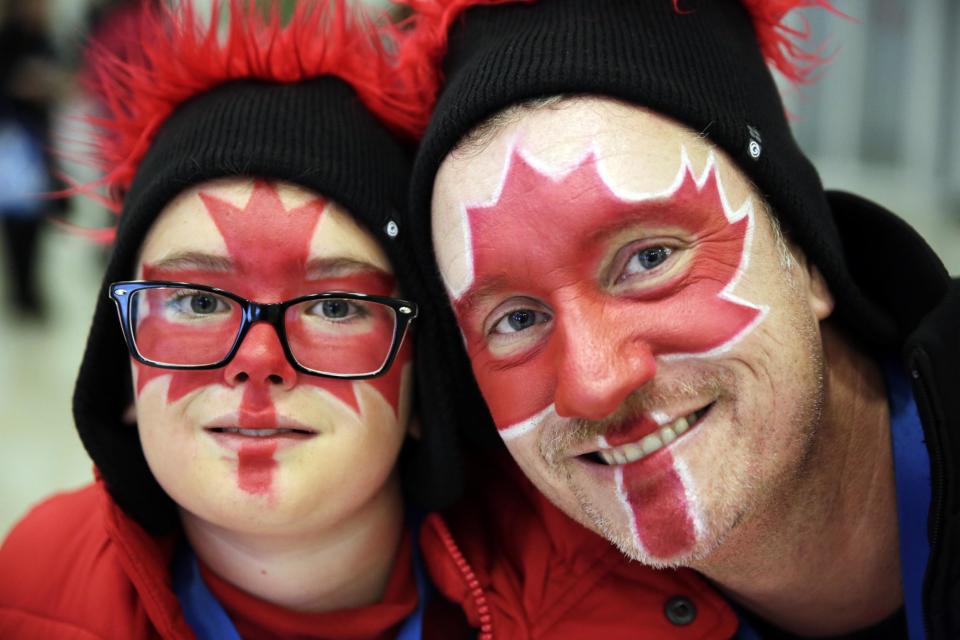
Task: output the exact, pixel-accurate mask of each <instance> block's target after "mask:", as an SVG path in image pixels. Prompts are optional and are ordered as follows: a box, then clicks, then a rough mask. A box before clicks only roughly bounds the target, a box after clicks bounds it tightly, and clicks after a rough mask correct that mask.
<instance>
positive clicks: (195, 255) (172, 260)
mask: <svg viewBox="0 0 960 640" xmlns="http://www.w3.org/2000/svg"><path fill="white" fill-rule="evenodd" d="M150 266H151V267H153V268H154V269H158V270H161V271H193V270H197V271H215V272H218V273H228V272H230V271H233V261H232V260H230V258H227V257H225V256H215V255H212V254H209V253H200V252H197V251H183V252H180V253H174V254H171V255H169V256H167V257H165V258H163V259H162V260H158V261H157V262H154V263H152V264H151V265H150Z"/></svg>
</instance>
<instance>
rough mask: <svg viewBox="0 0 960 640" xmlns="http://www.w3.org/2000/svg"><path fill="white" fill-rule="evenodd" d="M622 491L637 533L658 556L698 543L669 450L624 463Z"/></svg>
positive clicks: (682, 487) (642, 542)
mask: <svg viewBox="0 0 960 640" xmlns="http://www.w3.org/2000/svg"><path fill="white" fill-rule="evenodd" d="M622 471H623V491H624V495H625V496H626V499H627V503H628V504H629V506H630V509H631V510H632V515H633V519H634V523H635V524H636V528H637V536H638V537H639V538H640V540H639V541H640V543H641V544H642V545H643V547H644V548H645V549H646V550H647V552H648V553H649V554H650V555H652V556H654V557H656V558H671V557H674V556H676V555H678V554H680V553H683V552H685V551H688V550H689V549H691V548H692V547H693V545H694V544H695V543H696V531H695V529H694V523H693V516H692V514H691V508H690V505H689V503H688V501H687V494H686V489H685V487H684V485H683V480H682V479H681V478H680V474H679V473H677V470H676V468H675V467H674V461H673V456H672V455H671V453H670V452H669V451H661V452H658V453H657V454H655V456H653V457H651V458H649V459H642V460H640V461H638V462H635V463H633V464H628V465H624V466H623V468H622Z"/></svg>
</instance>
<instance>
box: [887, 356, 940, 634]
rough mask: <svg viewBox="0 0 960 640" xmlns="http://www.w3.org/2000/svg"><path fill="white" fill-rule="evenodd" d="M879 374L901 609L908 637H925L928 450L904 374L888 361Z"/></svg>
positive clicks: (927, 557) (928, 548) (927, 549)
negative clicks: (892, 479) (885, 401)
mask: <svg viewBox="0 0 960 640" xmlns="http://www.w3.org/2000/svg"><path fill="white" fill-rule="evenodd" d="M884 376H885V377H886V381H887V396H888V398H889V402H890V427H891V436H892V440H893V443H892V444H893V470H894V475H895V476H896V484H897V521H898V523H899V529H900V576H901V578H900V579H901V582H902V584H903V608H904V611H905V612H906V615H907V630H908V631H909V635H910V640H925V638H926V630H925V626H924V622H923V576H924V573H925V572H926V568H927V562H928V561H929V559H930V539H929V538H928V537H927V518H928V517H929V513H930V499H931V479H930V454H929V452H928V451H927V447H926V445H925V444H924V441H923V425H922V424H921V423H920V416H919V415H918V414H917V405H916V403H915V402H914V400H913V393H912V391H911V389H910V384H909V382H908V380H907V377H906V376H905V375H904V374H903V371H902V370H901V369H900V367H899V366H898V365H897V363H896V362H892V361H888V362H885V363H884Z"/></svg>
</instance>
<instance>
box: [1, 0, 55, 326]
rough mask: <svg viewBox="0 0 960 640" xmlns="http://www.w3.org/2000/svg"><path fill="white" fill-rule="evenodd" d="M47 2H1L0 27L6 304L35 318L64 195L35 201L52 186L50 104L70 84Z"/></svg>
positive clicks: (39, 309)
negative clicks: (50, 235) (51, 229)
mask: <svg viewBox="0 0 960 640" xmlns="http://www.w3.org/2000/svg"><path fill="white" fill-rule="evenodd" d="M49 18H50V7H49V5H48V3H47V1H46V0H31V1H30V2H22V1H17V0H4V2H3V10H2V20H3V23H2V27H0V92H2V93H0V162H2V165H0V166H2V168H3V172H2V175H3V178H2V182H0V185H2V186H0V219H2V223H3V234H4V241H5V248H6V253H7V256H6V266H7V277H8V279H9V282H10V290H9V300H10V305H11V307H12V308H13V309H14V310H15V311H17V312H18V313H20V314H21V315H25V316H31V317H33V318H39V317H41V316H42V315H43V309H44V301H43V296H42V295H41V294H40V291H39V283H38V281H37V269H36V263H37V248H38V246H39V238H40V232H41V228H42V226H43V224H44V221H45V219H46V217H47V214H48V213H49V212H50V211H51V210H54V209H56V210H61V211H62V210H64V209H65V205H66V201H65V200H51V199H48V198H41V197H40V196H39V194H40V193H43V192H45V191H48V190H49V189H50V188H51V187H52V186H53V185H54V184H55V180H54V179H53V177H52V175H53V167H54V164H53V158H52V155H51V153H50V146H51V145H50V123H51V111H52V109H53V106H54V105H55V104H56V103H57V102H58V101H59V100H60V99H61V98H62V97H63V96H64V95H65V94H66V92H67V91H68V90H69V87H70V85H71V81H70V77H69V75H68V73H67V72H66V71H65V70H64V69H63V68H62V67H61V66H60V64H59V63H58V61H57V58H56V56H55V53H54V49H53V45H52V44H51V41H50V36H49V33H48V28H47V27H48V21H49Z"/></svg>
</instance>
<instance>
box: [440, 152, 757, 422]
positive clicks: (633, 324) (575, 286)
mask: <svg viewBox="0 0 960 640" xmlns="http://www.w3.org/2000/svg"><path fill="white" fill-rule="evenodd" d="M467 216H468V219H469V224H470V230H471V242H472V246H471V249H472V257H473V273H474V283H473V284H472V286H471V289H468V291H467V295H465V296H463V297H462V298H460V299H459V300H457V301H455V303H454V306H455V309H456V311H457V314H458V316H459V318H460V319H461V321H462V324H463V326H464V327H465V333H466V337H467V343H468V350H469V351H470V354H471V361H472V362H473V367H474V371H475V373H476V376H477V381H478V384H479V386H480V389H481V390H482V391H483V394H484V397H485V399H486V401H487V403H488V404H489V406H490V409H491V413H492V415H493V417H494V420H495V422H496V423H497V426H498V428H501V429H503V428H506V427H509V426H511V425H514V424H516V423H518V422H520V421H522V420H525V419H527V418H529V417H531V416H534V415H536V414H537V413H539V412H541V411H542V410H543V409H544V408H545V407H547V406H548V405H549V404H550V403H551V402H553V397H554V392H555V389H556V384H557V372H558V371H559V370H560V368H561V367H562V363H563V359H564V358H566V357H568V356H569V351H570V350H569V345H567V344H564V343H563V341H564V340H568V341H571V340H578V339H580V338H578V333H577V332H578V330H582V331H596V330H597V327H594V326H585V325H582V324H581V325H580V326H575V325H574V326H571V324H570V323H568V325H567V327H568V329H569V330H568V331H566V332H564V335H563V336H559V335H558V332H556V331H554V332H552V333H551V335H550V336H549V337H548V338H547V343H546V344H545V345H540V346H539V347H538V349H539V351H537V352H536V353H535V354H533V356H532V357H528V358H525V359H523V360H522V361H521V362H519V363H510V362H509V361H507V362H505V360H504V359H503V358H498V357H495V356H494V355H493V354H491V353H490V352H489V351H487V350H486V348H485V343H486V337H485V336H483V335H480V334H479V333H478V332H477V331H475V330H474V329H473V328H474V327H476V326H478V325H479V323H477V322H475V321H473V319H472V318H471V316H470V309H469V308H468V307H467V306H466V305H467V304H468V302H469V300H470V295H469V294H470V293H471V291H472V290H473V288H474V287H476V286H478V285H479V286H482V285H483V284H484V283H487V282H497V283H498V290H501V291H504V295H529V296H531V297H533V298H538V299H541V300H544V301H546V302H547V303H548V304H550V305H551V306H552V307H554V308H553V311H554V313H555V314H557V315H559V314H563V313H566V312H568V310H567V309H565V308H564V305H566V304H571V303H570V302H568V301H571V300H572V301H573V302H572V303H574V304H577V305H579V309H578V312H579V313H580V315H581V317H587V318H589V317H591V315H592V317H594V318H596V319H597V322H598V323H599V322H602V324H603V331H604V340H605V343H604V345H603V348H602V351H603V352H602V353H599V354H597V356H596V357H602V358H608V357H620V356H623V349H627V348H634V346H635V347H636V348H644V349H648V350H649V352H650V353H651V354H652V355H653V356H662V355H669V354H676V353H702V352H705V351H710V350H712V349H715V348H717V347H720V346H722V345H723V344H725V343H727V342H728V341H730V340H732V339H733V338H734V337H735V336H737V335H738V334H740V333H741V332H742V331H744V330H745V329H747V328H748V327H749V326H750V325H751V323H753V322H754V321H755V320H756V319H757V317H758V314H759V313H760V311H759V310H758V309H757V308H755V307H753V306H747V305H744V304H740V303H738V302H735V301H732V300H729V299H727V298H725V297H722V296H721V293H722V292H723V290H724V289H725V288H726V287H727V286H728V285H729V284H730V282H731V281H732V280H733V278H734V277H735V275H736V273H737V271H738V269H739V268H740V266H741V262H742V260H743V257H744V244H745V242H746V235H747V232H748V229H749V224H750V223H749V220H748V218H747V217H744V218H742V219H740V220H739V221H737V222H734V223H730V222H729V221H728V220H727V217H726V215H725V213H724V210H723V204H722V199H721V196H720V192H719V185H718V182H717V176H716V171H715V169H714V170H713V171H712V172H711V173H710V175H709V176H708V178H707V180H706V182H705V183H704V184H703V186H702V187H698V186H697V185H696V182H695V180H694V177H693V176H692V175H691V174H690V173H689V171H686V172H685V177H684V180H683V182H682V183H681V185H680V186H679V188H678V189H677V190H676V191H675V193H674V194H673V195H672V196H670V197H668V198H665V199H663V200H656V201H646V202H639V203H638V202H629V201H625V200H622V199H620V198H619V197H618V196H616V194H614V193H613V192H612V191H611V190H610V188H609V187H608V186H607V185H606V183H605V182H604V181H603V179H602V177H601V176H600V175H599V173H598V172H597V166H596V158H595V157H594V156H593V155H590V156H587V157H586V158H585V159H584V161H583V162H581V163H580V165H578V166H577V167H576V168H574V169H573V170H572V171H570V172H569V173H567V174H566V175H564V176H563V177H562V178H560V179H559V180H554V179H553V178H551V177H550V176H547V175H544V174H542V173H540V172H539V171H538V170H537V169H536V168H535V167H533V166H532V165H531V164H529V163H528V162H527V161H526V160H525V159H524V158H523V156H522V155H520V154H519V153H517V152H516V151H515V152H514V154H513V156H512V158H511V165H510V167H509V169H508V172H507V175H506V178H505V182H504V185H503V188H502V190H501V195H500V197H499V199H498V201H497V202H496V203H495V204H493V205H490V206H482V207H469V208H467ZM631 220H633V221H635V223H636V224H637V225H638V226H640V225H642V226H644V227H647V228H655V229H656V228H680V229H683V230H685V231H687V232H689V233H690V234H692V235H693V236H694V237H696V238H697V241H696V242H695V243H694V245H693V246H692V247H691V248H690V249H689V250H690V251H691V252H692V259H691V261H690V263H689V264H688V265H687V266H686V268H685V269H684V270H683V271H682V272H680V273H678V274H677V275H676V276H674V277H672V278H671V279H669V280H668V281H667V282H665V283H663V284H662V285H659V286H657V287H656V289H655V290H650V289H647V290H644V289H641V288H635V289H633V290H630V291H629V292H623V293H618V294H613V293H610V292H608V290H607V289H606V286H607V285H604V284H603V283H601V282H599V279H600V277H601V276H600V274H599V273H598V270H599V265H600V260H601V258H602V255H601V254H602V253H603V251H604V249H605V248H606V247H605V246H604V244H603V242H604V241H603V240H598V239H597V238H596V231H597V229H603V228H612V227H613V225H618V224H621V225H626V224H629V223H630V222H631ZM613 275H616V274H613ZM561 293H562V295H561ZM555 322H556V321H555ZM584 335H585V334H584ZM525 355H529V354H525ZM505 364H507V365H509V366H505Z"/></svg>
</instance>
